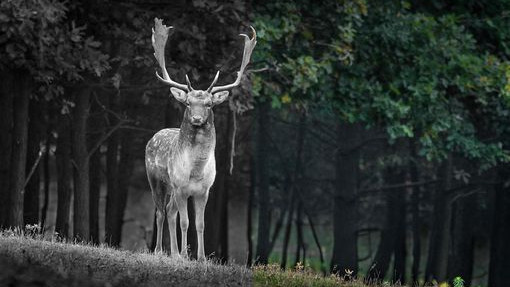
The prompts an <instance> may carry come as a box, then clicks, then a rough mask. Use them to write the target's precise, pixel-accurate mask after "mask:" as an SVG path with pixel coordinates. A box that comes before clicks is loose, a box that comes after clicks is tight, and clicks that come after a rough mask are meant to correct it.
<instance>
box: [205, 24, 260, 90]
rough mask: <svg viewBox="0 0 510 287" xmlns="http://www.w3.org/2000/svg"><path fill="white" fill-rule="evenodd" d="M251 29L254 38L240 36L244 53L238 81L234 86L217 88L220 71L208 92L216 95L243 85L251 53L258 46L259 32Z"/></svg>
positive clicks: (244, 35)
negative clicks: (242, 40) (242, 81)
mask: <svg viewBox="0 0 510 287" xmlns="http://www.w3.org/2000/svg"><path fill="white" fill-rule="evenodd" d="M250 28H251V30H252V32H253V38H251V39H250V37H248V35H246V34H241V35H240V36H243V37H244V52H243V61H242V63H241V68H240V69H239V72H237V79H236V80H235V82H233V83H232V84H229V85H225V86H218V87H215V86H214V85H215V84H216V81H218V76H219V74H220V71H218V72H217V73H216V77H214V80H213V82H212V84H211V85H210V86H209V88H208V89H207V92H212V93H216V92H219V91H223V90H228V89H231V88H234V87H237V86H238V85H239V83H241V78H242V76H243V73H244V69H245V68H246V66H247V65H248V63H249V62H250V57H251V52H253V48H255V45H256V44H257V32H256V31H255V29H254V28H253V27H251V26H250Z"/></svg>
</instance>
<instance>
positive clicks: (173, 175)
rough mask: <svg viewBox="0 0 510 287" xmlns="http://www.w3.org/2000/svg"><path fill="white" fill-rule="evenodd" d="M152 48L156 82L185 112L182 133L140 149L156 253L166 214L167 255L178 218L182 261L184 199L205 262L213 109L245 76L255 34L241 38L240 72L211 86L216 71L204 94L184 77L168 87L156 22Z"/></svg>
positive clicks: (161, 31) (165, 134) (161, 29)
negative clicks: (191, 207) (192, 209)
mask: <svg viewBox="0 0 510 287" xmlns="http://www.w3.org/2000/svg"><path fill="white" fill-rule="evenodd" d="M154 22H155V26H154V28H153V29H152V46H153V47H154V56H155V57H156V60H157V62H158V64H159V67H160V69H161V71H162V75H163V77H161V76H160V75H159V74H158V73H157V72H156V76H157V78H158V79H159V80H160V81H162V82H163V83H165V84H167V85H169V86H171V88H170V92H171V93H172V95H173V96H174V98H175V99H176V100H178V101H179V102H181V103H183V104H184V105H185V106H186V109H185V111H184V117H183V119H182V123H181V127H180V128H179V129H178V128H169V129H163V130H160V131H159V132H157V133H156V134H155V135H154V136H153V137H152V138H151V139H150V140H149V142H148V143H147V146H146V149H145V167H146V169H147V177H148V180H149V185H150V188H151V190H152V198H153V200H154V203H155V205H156V225H157V237H156V238H157V239H156V249H155V252H157V253H160V252H162V237H163V222H164V218H165V214H166V216H167V220H168V227H169V231H170V252H171V254H172V256H177V257H179V256H180V255H179V250H178V246H177V235H176V231H177V230H176V220H177V213H179V215H180V226H181V238H182V240H181V243H182V244H181V255H183V256H187V239H186V238H187V231H188V225H189V219H188V204H187V203H188V198H189V197H193V200H194V206H195V214H196V215H195V217H196V218H195V224H196V230H197V239H198V240H197V241H198V254H197V257H198V259H199V260H203V259H204V258H205V252H204V211H205V206H206V203H207V198H208V196H209V189H210V188H211V186H212V184H213V182H214V178H215V176H216V161H215V158H214V149H215V145H216V134H215V128H214V115H213V111H212V108H213V107H214V106H215V105H219V104H221V103H222V102H223V101H225V100H226V99H227V98H228V95H229V92H228V90H229V89H231V88H234V87H236V86H238V85H239V83H240V81H241V77H242V76H243V73H244V70H245V68H246V66H247V65H248V62H249V61H250V57H251V53H252V51H253V48H254V47H255V45H256V43H257V41H256V32H255V29H253V27H251V29H252V32H253V38H251V39H250V37H248V36H247V35H244V34H241V36H243V37H245V42H244V53H243V60H242V63H241V68H240V70H239V72H238V73H237V78H236V80H235V82H233V83H232V84H229V85H224V86H215V84H216V82H217V81H218V76H219V71H218V72H217V73H216V76H215V77H214V80H213V82H212V84H211V85H210V86H209V88H208V89H207V90H205V91H202V90H195V89H193V88H192V87H191V83H190V80H189V78H188V76H187V75H186V84H180V83H178V82H175V81H173V80H172V79H171V78H170V76H169V75H168V72H167V70H166V67H165V55H164V54H165V52H164V50H165V45H166V42H167V39H168V32H169V30H170V29H171V28H173V27H167V26H165V25H164V24H163V22H162V20H161V19H157V18H156V19H154Z"/></svg>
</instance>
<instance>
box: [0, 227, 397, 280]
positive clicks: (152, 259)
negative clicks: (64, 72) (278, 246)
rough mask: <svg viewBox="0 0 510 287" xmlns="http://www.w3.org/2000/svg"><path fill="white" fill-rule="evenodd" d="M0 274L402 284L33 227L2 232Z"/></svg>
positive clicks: (9, 276) (17, 277) (10, 276)
mask: <svg viewBox="0 0 510 287" xmlns="http://www.w3.org/2000/svg"><path fill="white" fill-rule="evenodd" d="M28 227H30V226H28ZM0 270H2V272H0V286H105V287H106V286H111V287H113V286H127V287H129V286H252V285H254V286H341V287H367V286H400V285H390V284H389V283H382V284H379V285H378V284H369V285H366V284H364V283H363V281H362V280H357V279H355V278H340V277H338V276H334V275H330V276H322V275H321V274H319V273H317V272H315V271H313V270H312V269H311V268H310V267H304V266H302V265H299V264H298V266H297V267H296V268H294V269H287V270H284V271H282V270H281V269H280V267H279V266H278V265H276V264H270V265H267V266H255V267H253V268H252V269H248V268H245V267H243V266H238V265H228V264H227V265H225V264H218V263H217V262H215V261H213V260H207V261H204V262H198V261H196V260H185V259H176V258H171V257H169V256H166V255H154V254H150V253H147V252H131V251H125V250H117V249H112V248H109V247H106V246H93V245H90V244H83V243H75V242H65V241H63V240H60V239H58V238H57V237H56V236H52V237H44V236H43V235H40V234H39V233H38V232H37V230H34V229H31V228H26V229H25V231H23V232H13V231H9V230H6V231H0Z"/></svg>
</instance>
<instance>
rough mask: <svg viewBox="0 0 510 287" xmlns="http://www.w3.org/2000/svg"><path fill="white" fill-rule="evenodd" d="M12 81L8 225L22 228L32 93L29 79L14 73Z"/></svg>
mask: <svg viewBox="0 0 510 287" xmlns="http://www.w3.org/2000/svg"><path fill="white" fill-rule="evenodd" d="M16 74H17V76H16V77H15V79H13V81H14V86H15V88H14V91H16V92H17V93H16V95H15V96H14V110H13V115H14V116H13V119H14V120H13V123H14V126H13V137H12V155H11V178H10V188H9V190H10V196H9V198H10V203H9V225H10V226H17V227H22V226H23V199H24V195H25V167H26V156H27V138H28V106H29V101H30V94H31V92H32V89H31V86H32V85H31V82H30V78H29V77H26V76H25V75H23V74H18V73H16Z"/></svg>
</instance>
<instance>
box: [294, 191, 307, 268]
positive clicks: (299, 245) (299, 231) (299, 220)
mask: <svg viewBox="0 0 510 287" xmlns="http://www.w3.org/2000/svg"><path fill="white" fill-rule="evenodd" d="M296 237H297V242H296V259H295V260H294V266H296V265H297V264H298V263H303V262H304V261H305V257H304V256H305V242H304V238H303V201H302V200H301V199H299V201H298V206H297V210H296ZM301 250H303V257H302V258H303V259H301Z"/></svg>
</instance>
